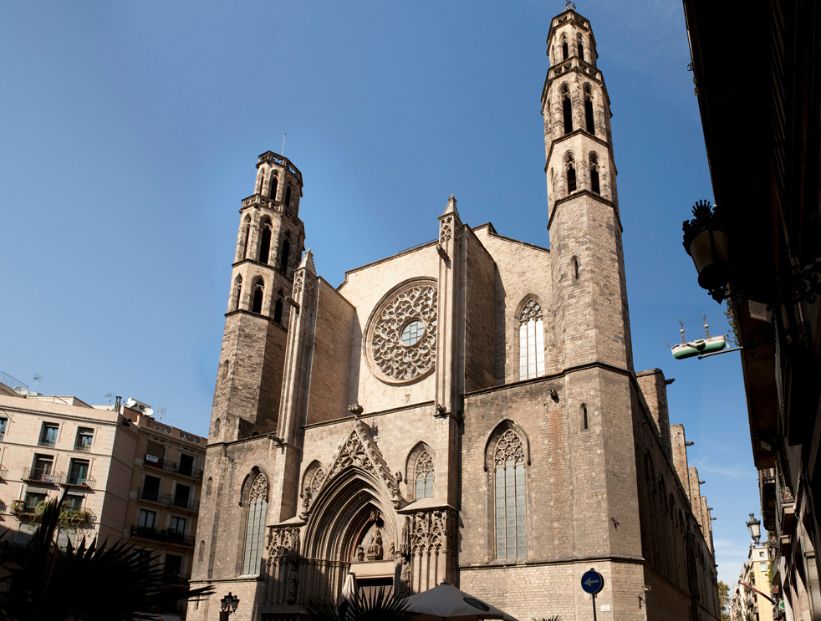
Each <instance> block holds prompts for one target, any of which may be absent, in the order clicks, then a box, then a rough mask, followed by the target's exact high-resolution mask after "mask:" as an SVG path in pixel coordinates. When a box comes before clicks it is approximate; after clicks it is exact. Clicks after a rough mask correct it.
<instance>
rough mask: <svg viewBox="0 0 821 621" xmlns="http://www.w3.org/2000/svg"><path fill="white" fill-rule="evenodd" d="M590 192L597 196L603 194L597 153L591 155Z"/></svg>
mask: <svg viewBox="0 0 821 621" xmlns="http://www.w3.org/2000/svg"><path fill="white" fill-rule="evenodd" d="M590 190H591V191H592V192H593V193H595V194H601V185H600V183H599V157H598V156H597V155H596V154H595V153H591V154H590Z"/></svg>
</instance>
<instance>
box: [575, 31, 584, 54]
mask: <svg viewBox="0 0 821 621" xmlns="http://www.w3.org/2000/svg"><path fill="white" fill-rule="evenodd" d="M576 50H578V54H579V58H581V59H582V60H584V39H583V38H582V36H581V35H580V34H579V35H576Z"/></svg>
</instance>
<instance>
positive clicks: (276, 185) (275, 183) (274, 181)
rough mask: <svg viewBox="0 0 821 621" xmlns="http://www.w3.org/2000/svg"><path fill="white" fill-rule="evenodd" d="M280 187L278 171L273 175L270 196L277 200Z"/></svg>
mask: <svg viewBox="0 0 821 621" xmlns="http://www.w3.org/2000/svg"><path fill="white" fill-rule="evenodd" d="M278 188H279V178H278V177H277V175H276V173H274V174H273V175H271V192H270V194H269V196H270V197H271V198H272V199H274V200H276V199H277V189H278Z"/></svg>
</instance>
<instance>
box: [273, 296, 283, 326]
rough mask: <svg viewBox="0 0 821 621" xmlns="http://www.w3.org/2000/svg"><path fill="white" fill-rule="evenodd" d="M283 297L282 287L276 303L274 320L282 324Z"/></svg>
mask: <svg viewBox="0 0 821 621" xmlns="http://www.w3.org/2000/svg"><path fill="white" fill-rule="evenodd" d="M282 299H283V293H282V289H280V290H279V292H278V293H277V301H276V303H275V304H274V321H275V322H277V323H278V324H282Z"/></svg>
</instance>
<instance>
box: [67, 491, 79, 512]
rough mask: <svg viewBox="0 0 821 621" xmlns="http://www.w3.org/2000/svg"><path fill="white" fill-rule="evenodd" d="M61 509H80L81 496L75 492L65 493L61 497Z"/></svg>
mask: <svg viewBox="0 0 821 621" xmlns="http://www.w3.org/2000/svg"><path fill="white" fill-rule="evenodd" d="M63 510H64V511H65V510H68V511H82V510H83V497H82V496H79V495H77V494H66V497H65V498H64V499H63Z"/></svg>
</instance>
